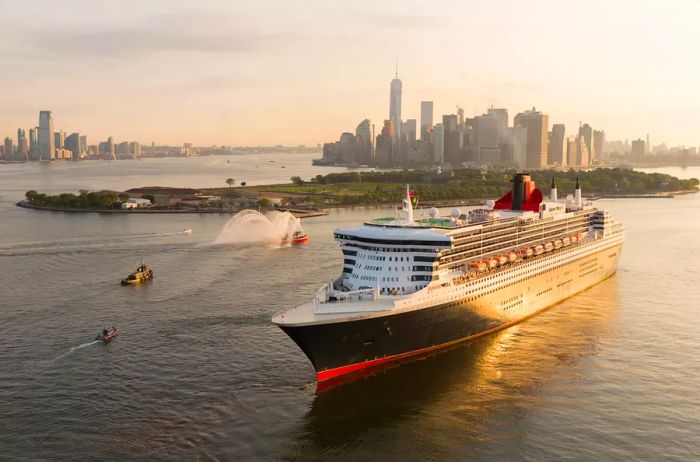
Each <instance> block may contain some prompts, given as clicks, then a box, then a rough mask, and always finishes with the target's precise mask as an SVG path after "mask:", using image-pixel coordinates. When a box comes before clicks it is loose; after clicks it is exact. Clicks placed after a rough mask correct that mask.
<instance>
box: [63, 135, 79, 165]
mask: <svg viewBox="0 0 700 462" xmlns="http://www.w3.org/2000/svg"><path fill="white" fill-rule="evenodd" d="M66 149H67V150H69V151H70V152H71V154H72V156H71V157H72V158H73V160H80V134H79V133H71V134H70V135H68V136H67V137H66Z"/></svg>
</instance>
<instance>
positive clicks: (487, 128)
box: [469, 114, 501, 164]
mask: <svg viewBox="0 0 700 462" xmlns="http://www.w3.org/2000/svg"><path fill="white" fill-rule="evenodd" d="M498 124H499V119H498V118H497V117H496V116H495V115H493V114H490V115H482V116H477V117H474V118H473V119H472V132H471V137H470V139H469V140H470V142H471V150H472V157H473V159H474V160H475V161H476V162H480V163H485V164H497V163H499V162H500V161H501V148H500V146H499V144H498V140H499V138H498Z"/></svg>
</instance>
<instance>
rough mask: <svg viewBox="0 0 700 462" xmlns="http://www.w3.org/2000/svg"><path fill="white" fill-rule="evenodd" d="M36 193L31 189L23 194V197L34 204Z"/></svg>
mask: <svg viewBox="0 0 700 462" xmlns="http://www.w3.org/2000/svg"><path fill="white" fill-rule="evenodd" d="M37 194H38V193H37V192H36V191H34V190H33V189H30V190H29V191H27V192H26V193H24V197H26V198H27V200H28V201H29V202H34V201H35V200H36V196H37Z"/></svg>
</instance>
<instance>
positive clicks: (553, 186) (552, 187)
mask: <svg viewBox="0 0 700 462" xmlns="http://www.w3.org/2000/svg"><path fill="white" fill-rule="evenodd" d="M550 189H557V187H556V185H555V184H554V175H552V186H551V187H550Z"/></svg>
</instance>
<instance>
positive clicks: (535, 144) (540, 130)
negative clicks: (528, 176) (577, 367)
mask: <svg viewBox="0 0 700 462" xmlns="http://www.w3.org/2000/svg"><path fill="white" fill-rule="evenodd" d="M513 124H514V125H520V126H523V127H525V128H527V162H526V165H525V167H526V168H544V167H545V166H546V165H547V144H548V140H547V128H548V127H549V117H548V116H547V115H546V114H543V113H541V112H539V111H536V110H535V108H534V107H533V108H532V110H531V111H525V112H521V113H519V114H518V115H516V116H515V119H514V120H513Z"/></svg>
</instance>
